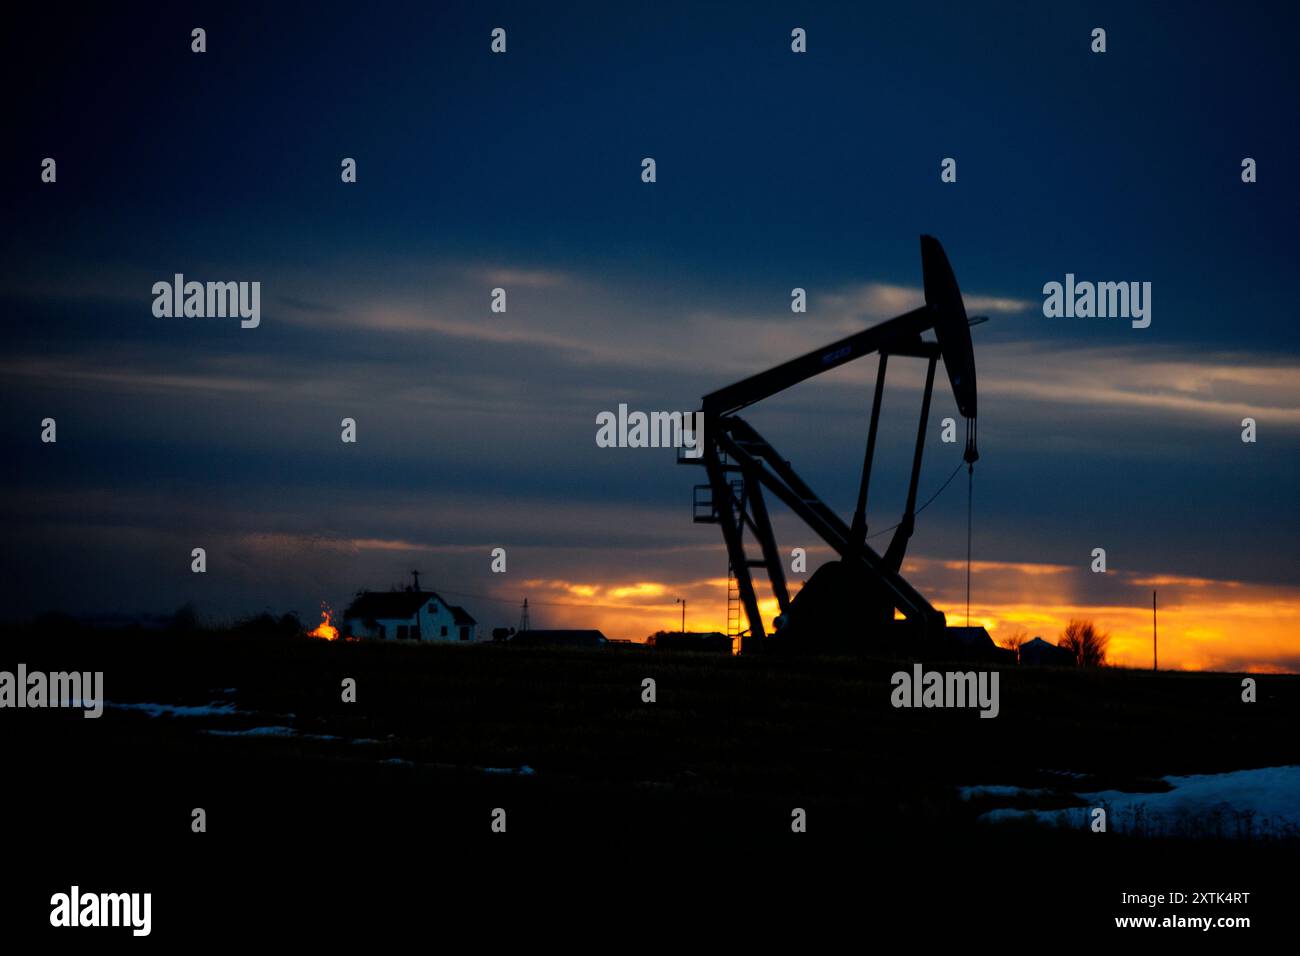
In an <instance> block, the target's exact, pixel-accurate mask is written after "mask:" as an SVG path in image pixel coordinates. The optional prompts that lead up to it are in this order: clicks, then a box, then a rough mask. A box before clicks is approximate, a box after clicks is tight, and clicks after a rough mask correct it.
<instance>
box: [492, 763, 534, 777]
mask: <svg viewBox="0 0 1300 956" xmlns="http://www.w3.org/2000/svg"><path fill="white" fill-rule="evenodd" d="M483 772H484V773H509V774H518V775H519V776H521V777H531V776H532V775H533V774H535V773H536V772H537V771H536V770H534V769H533V768H532V767H530V766H528V764H524V765H523V766H522V767H484V768H483Z"/></svg>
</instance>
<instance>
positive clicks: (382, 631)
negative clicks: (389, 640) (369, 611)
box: [379, 624, 388, 637]
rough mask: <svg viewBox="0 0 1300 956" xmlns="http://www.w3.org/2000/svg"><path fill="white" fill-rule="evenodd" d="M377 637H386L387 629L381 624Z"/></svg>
mask: <svg viewBox="0 0 1300 956" xmlns="http://www.w3.org/2000/svg"><path fill="white" fill-rule="evenodd" d="M379 636H380V637H387V636H388V629H387V628H386V627H384V625H382V624H380V625H379Z"/></svg>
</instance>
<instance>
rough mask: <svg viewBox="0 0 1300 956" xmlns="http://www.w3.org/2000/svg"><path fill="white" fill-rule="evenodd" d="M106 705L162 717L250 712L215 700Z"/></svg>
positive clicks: (231, 715) (230, 715)
mask: <svg viewBox="0 0 1300 956" xmlns="http://www.w3.org/2000/svg"><path fill="white" fill-rule="evenodd" d="M104 706H105V707H109V708H112V709H114V710H138V711H142V712H144V713H146V714H148V715H149V716H150V717H161V716H163V715H164V714H166V715H167V716H168V717H233V716H236V715H239V714H245V713H248V712H247V711H243V710H237V709H236V708H235V705H234V704H223V703H219V702H218V701H213V702H212V703H210V704H197V705H195V706H186V705H184V704H151V703H139V704H118V703H114V702H113V701H111V700H106V701H104Z"/></svg>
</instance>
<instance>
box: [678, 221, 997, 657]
mask: <svg viewBox="0 0 1300 956" xmlns="http://www.w3.org/2000/svg"><path fill="white" fill-rule="evenodd" d="M921 273H922V276H923V277H924V284H925V305H923V306H921V307H920V308H917V309H913V310H912V311H911V312H907V313H905V314H903V315H899V316H896V317H895V318H892V319H889V320H887V321H885V322H881V323H880V324H878V325H875V326H872V327H871V328H868V329H864V330H863V331H861V332H857V333H855V334H853V335H850V336H848V337H847V338H843V339H840V340H839V341H838V342H832V343H830V344H829V345H827V346H824V347H823V348H819V349H816V350H815V351H812V352H809V353H808V354H806V355H802V356H800V357H799V358H795V359H791V360H790V361H788V362H785V363H783V364H781V365H778V366H776V367H775V368H770V369H768V370H767V371H765V372H759V373H758V374H757V375H753V376H750V377H749V378H746V379H744V380H743V381H740V382H736V383H735V384H733V385H728V386H727V387H726V388H721V389H718V390H717V391H715V392H710V393H709V394H707V395H705V396H704V398H703V414H704V441H703V443H702V444H703V448H702V449H701V452H702V453H700V454H699V455H698V457H695V458H685V457H682V458H679V460H680V461H681V462H682V463H683V464H695V465H702V466H703V467H704V469H705V470H706V471H707V473H708V479H709V480H708V484H705V485H697V486H696V495H695V520H696V521H697V522H700V523H708V524H718V525H720V526H721V527H722V537H723V540H724V541H725V542H726V546H727V558H728V561H729V562H730V565H731V571H732V574H733V575H734V577H735V579H736V587H737V590H738V591H739V598H740V605H741V607H742V608H743V610H744V614H745V617H746V619H747V620H748V624H749V628H748V631H747V632H742V634H743V636H744V638H745V642H744V648H745V650H746V651H748V650H750V649H751V648H753V649H757V648H761V647H763V646H764V645H765V644H766V645H768V646H772V647H775V646H781V647H783V648H813V647H822V646H826V645H828V644H839V643H843V642H845V641H848V642H851V643H857V644H859V646H861V645H860V641H861V638H862V637H863V636H864V632H866V635H867V636H871V635H887V636H888V635H900V636H907V637H913V636H917V635H919V636H921V637H922V638H925V639H928V641H933V640H935V639H939V640H941V639H942V636H943V631H944V628H945V626H946V622H945V619H944V615H943V613H942V612H941V611H939V610H937V609H935V608H934V607H933V606H932V605H931V604H930V602H929V601H927V600H926V599H925V597H924V596H922V595H921V593H920V592H919V591H917V590H916V588H914V587H913V586H912V585H911V584H910V583H909V582H908V581H907V580H906V579H905V578H904V577H903V576H902V574H901V573H900V571H901V568H902V564H903V555H904V553H905V552H906V550H907V543H908V541H909V539H910V538H911V536H912V532H913V530H914V528H915V519H916V511H917V508H916V490H917V480H918V478H919V477H920V473H921V455H922V452H923V451H924V448H925V433H926V424H927V421H928V419H929V416H930V397H931V394H932V393H933V391H934V373H935V366H936V365H938V363H939V360H940V359H942V360H943V365H944V369H945V370H946V371H947V373H948V381H949V383H950V384H951V386H952V394H953V398H954V399H956V403H957V410H958V411H959V412H960V413H961V415H962V416H964V417H965V419H966V450H965V454H964V456H963V460H964V462H965V463H966V465H967V469H968V473H973V469H974V464H975V461H976V460H977V459H978V458H979V453H978V451H977V450H976V447H975V420H976V413H977V402H976V391H975V354H974V351H973V349H972V347H971V336H970V326H971V325H975V324H977V323H979V322H982V321H984V319H983V318H980V317H976V318H973V319H968V318H967V317H966V307H965V305H964V303H963V302H962V297H961V290H960V289H959V288H958V286H957V279H956V277H955V276H954V275H953V272H952V267H951V266H950V265H949V264H948V256H947V255H946V254H945V253H944V251H943V246H942V245H940V243H939V240H938V239H935V238H934V237H933V236H922V237H921ZM930 331H933V332H934V336H935V340H934V341H929V340H927V339H923V338H922V337H921V336H922V335H923V334H924V333H926V332H930ZM873 353H876V354H878V355H879V365H878V367H877V372H876V384H875V395H874V397H873V399H872V404H871V424H870V426H869V428H868V430H867V446H866V454H865V456H864V459H863V462H862V480H861V482H860V483H859V485H858V499H857V507H856V508H855V509H854V512H853V518H852V520H851V521H850V522H848V523H847V524H846V523H845V522H844V521H843V520H842V519H841V518H840V516H839V515H838V514H836V513H835V512H834V511H832V510H831V508H829V507H828V506H827V505H826V504H825V503H824V502H823V501H822V500H821V499H820V498H818V497H817V495H816V494H814V493H813V491H812V489H811V488H809V487H808V485H807V484H806V483H805V482H804V481H803V480H802V479H801V478H800V477H799V476H798V474H796V473H795V470H794V468H793V467H792V466H791V464H790V462H789V461H787V460H786V459H785V458H783V457H782V456H781V455H780V454H778V453H777V451H776V449H774V448H773V447H772V446H771V445H770V444H769V443H768V442H767V441H766V440H765V439H764V438H763V437H762V436H761V435H760V434H759V433H758V432H757V431H755V429H754V427H753V426H752V425H750V424H749V423H748V422H746V421H745V420H744V419H743V418H741V417H740V416H739V415H738V414H737V413H738V412H739V411H740V410H741V409H744V408H746V407H748V406H750V405H752V404H754V403H755V402H758V401H761V400H762V399H765V398H768V397H770V396H772V395H775V394H776V393H778V392H781V391H783V390H785V389H787V388H790V387H791V386H793V385H797V384H798V383H800V382H803V381H806V380H807V379H810V378H812V377H814V376H816V375H820V374H822V373H823V372H829V371H830V370H831V369H834V368H839V367H840V366H841V365H844V364H846V363H848V362H852V361H854V360H855V359H860V358H863V357H864V356H867V355H870V354H873ZM891 356H906V357H909V358H920V359H925V360H926V361H927V362H928V368H927V371H926V378H925V392H924V395H923V396H922V399H921V418H920V423H919V425H918V426H917V432H916V448H915V451H914V452H913V456H912V473H911V480H910V482H909V484H908V491H907V504H906V506H905V507H904V510H903V516H902V519H901V520H900V521H899V522H898V524H897V525H896V526H895V528H894V533H893V537H892V538H891V540H890V542H889V545H888V547H887V548H886V549H885V551H884V553H883V554H878V553H877V552H876V551H874V550H873V549H872V548H871V546H870V545H869V544H868V543H867V519H866V514H867V491H868V488H869V485H870V481H871V466H872V459H873V458H874V456H875V451H876V432H877V427H878V425H879V423H880V406H881V398H882V395H883V392H884V386H885V370H886V367H887V365H888V363H889V359H890V357H891ZM959 467H960V466H959ZM954 475H955V472H954ZM764 489H766V490H767V491H769V492H771V493H772V494H773V495H774V496H775V497H776V498H777V499H779V500H780V501H781V502H782V503H784V504H785V505H786V506H787V507H788V508H789V509H790V510H791V511H793V512H794V513H795V514H796V515H797V516H798V517H799V518H801V519H802V520H803V521H804V522H805V523H806V524H807V525H808V527H809V528H810V529H811V530H812V531H813V532H814V533H815V534H816V535H817V536H818V537H820V538H821V539H822V540H823V541H825V542H826V544H828V545H829V546H830V547H831V548H832V549H833V550H834V551H835V553H836V554H837V555H838V560H832V561H829V562H827V563H826V564H824V565H822V566H821V567H820V568H818V570H817V572H816V573H815V574H813V575H812V577H811V578H809V580H808V582H807V584H806V585H805V586H804V588H803V589H802V590H801V591H800V592H799V594H798V595H797V596H796V597H795V598H794V600H791V598H790V596H789V592H788V590H787V587H786V577H785V570H784V564H783V559H782V554H781V552H780V550H779V549H778V548H777V545H776V539H775V536H774V535H773V532H772V524H771V521H770V519H769V517H768V510H767V504H766V501H765V499H764V494H763V492H764ZM747 529H748V531H749V532H750V534H751V535H752V537H753V539H754V542H755V543H756V544H757V545H758V548H759V550H760V553H761V557H758V558H751V557H750V556H749V551H748V549H747V543H746V541H745V532H746V530H747ZM887 530H888V529H887ZM754 569H761V570H762V571H763V572H765V573H766V576H767V579H768V582H769V584H770V586H771V589H772V592H773V594H774V596H775V598H776V601H777V604H778V605H779V607H780V616H779V617H778V618H777V621H776V624H777V630H776V632H775V634H774V635H772V637H770V638H767V640H766V641H765V640H764V638H765V637H766V635H767V632H766V631H765V629H764V626H763V620H762V617H761V616H760V613H759V609H758V596H757V593H756V591H755V588H754V580H753V576H752V575H751V571H752V570H754ZM895 612H897V613H895ZM900 615H901V618H902V619H901V620H898V618H899V616H900ZM928 641H927V642H928Z"/></svg>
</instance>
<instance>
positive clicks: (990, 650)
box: [942, 626, 1016, 664]
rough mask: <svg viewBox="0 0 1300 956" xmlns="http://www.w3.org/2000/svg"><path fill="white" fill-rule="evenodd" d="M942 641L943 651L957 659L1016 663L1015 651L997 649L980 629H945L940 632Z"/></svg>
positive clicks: (985, 631) (987, 635)
mask: <svg viewBox="0 0 1300 956" xmlns="http://www.w3.org/2000/svg"><path fill="white" fill-rule="evenodd" d="M942 640H943V642H944V644H945V645H946V647H945V649H946V650H947V651H948V652H950V653H952V654H953V655H954V656H955V657H958V658H965V659H972V660H984V661H994V662H998V663H1006V664H1014V663H1015V662H1016V654H1015V651H1009V650H1007V649H1006V648H1004V647H998V646H997V644H995V643H994V642H993V638H991V637H990V636H989V632H988V631H987V630H985V629H984V628H982V627H952V626H949V627H945V628H944V629H943V631H942Z"/></svg>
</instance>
